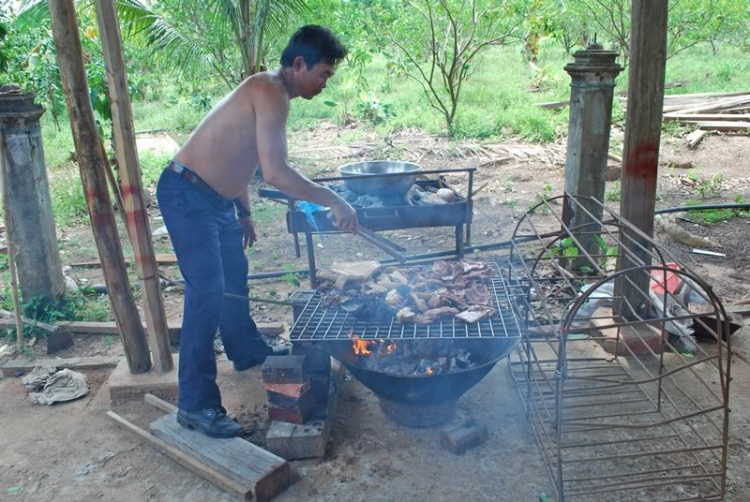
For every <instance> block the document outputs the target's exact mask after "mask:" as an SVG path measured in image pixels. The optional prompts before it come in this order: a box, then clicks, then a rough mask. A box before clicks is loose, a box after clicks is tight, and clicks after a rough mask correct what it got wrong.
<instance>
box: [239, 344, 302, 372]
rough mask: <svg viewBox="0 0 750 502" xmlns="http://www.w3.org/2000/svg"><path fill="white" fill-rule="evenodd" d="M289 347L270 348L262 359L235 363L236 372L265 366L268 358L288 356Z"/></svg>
mask: <svg viewBox="0 0 750 502" xmlns="http://www.w3.org/2000/svg"><path fill="white" fill-rule="evenodd" d="M289 352H290V351H289V347H287V346H286V345H273V346H268V351H267V352H266V353H265V354H264V355H263V356H262V357H261V358H260V359H247V360H245V361H233V362H232V364H233V365H234V370H235V371H245V370H249V369H250V368H254V367H255V366H259V365H261V364H263V363H264V362H265V360H266V357H268V356H288V355H289Z"/></svg>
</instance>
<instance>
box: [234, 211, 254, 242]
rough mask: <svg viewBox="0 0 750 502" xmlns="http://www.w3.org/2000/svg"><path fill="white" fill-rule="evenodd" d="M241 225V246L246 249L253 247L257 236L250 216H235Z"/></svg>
mask: <svg viewBox="0 0 750 502" xmlns="http://www.w3.org/2000/svg"><path fill="white" fill-rule="evenodd" d="M237 221H239V222H240V226H241V227H242V234H243V237H242V247H243V248H245V249H247V248H249V247H253V244H255V243H256V242H257V241H258V236H257V235H256V234H255V225H254V223H253V218H252V217H251V216H245V217H244V218H237Z"/></svg>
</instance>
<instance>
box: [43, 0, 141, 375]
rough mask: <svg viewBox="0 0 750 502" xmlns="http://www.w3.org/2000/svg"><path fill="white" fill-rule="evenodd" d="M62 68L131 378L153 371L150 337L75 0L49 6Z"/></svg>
mask: <svg viewBox="0 0 750 502" xmlns="http://www.w3.org/2000/svg"><path fill="white" fill-rule="evenodd" d="M47 3H48V5H49V12H50V19H51V21H52V33H53V35H54V39H55V47H56V48H57V62H58V67H59V69H60V78H61V80H62V84H63V89H64V91H65V102H66V103H67V108H68V116H69V118H70V125H71V128H72V130H73V140H74V142H75V149H76V155H77V156H78V165H79V168H80V171H81V182H82V183H83V190H84V193H85V194H86V203H87V204H88V210H89V215H90V217H91V227H92V229H93V231H94V239H95V241H96V247H97V250H98V252H99V257H100V259H101V260H102V263H103V267H102V270H103V272H104V280H105V282H106V283H107V291H108V293H109V298H110V302H111V303H112V310H113V311H114V313H115V319H116V320H117V325H118V326H119V327H120V336H121V338H122V344H123V347H124V348H125V355H126V357H127V361H128V367H129V368H130V371H131V373H145V372H147V371H148V370H149V369H150V368H151V356H150V354H149V347H148V342H147V340H146V334H145V333H144V331H143V326H142V325H141V320H140V315H139V314H138V308H137V307H136V304H135V299H134V298H133V293H132V290H131V288H130V280H129V279H128V269H127V267H126V266H125V258H124V257H123V254H122V246H121V244H120V237H119V235H118V232H117V223H116V222H115V215H114V213H113V211H112V201H111V199H110V196H109V190H108V188H107V178H106V175H105V174H104V162H105V159H104V157H103V151H102V148H101V140H100V138H99V131H98V129H97V126H96V121H95V119H94V111H93V109H92V108H91V100H90V97H89V96H90V95H89V85H88V80H87V79H86V70H85V69H84V66H83V51H82V49H81V39H80V35H79V33H78V21H77V19H76V11H75V2H74V0H47Z"/></svg>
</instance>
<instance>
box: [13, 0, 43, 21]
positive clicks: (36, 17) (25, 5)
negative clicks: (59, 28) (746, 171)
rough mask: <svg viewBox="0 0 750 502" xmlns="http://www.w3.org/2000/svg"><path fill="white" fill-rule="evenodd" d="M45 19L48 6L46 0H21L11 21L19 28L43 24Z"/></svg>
mask: <svg viewBox="0 0 750 502" xmlns="http://www.w3.org/2000/svg"><path fill="white" fill-rule="evenodd" d="M47 19H49V6H48V5H47V1H46V0H22V1H21V2H19V7H18V11H17V12H16V18H15V20H14V21H13V23H14V24H16V25H17V26H18V27H19V28H31V27H34V26H39V25H41V24H43V23H44V22H45V21H47Z"/></svg>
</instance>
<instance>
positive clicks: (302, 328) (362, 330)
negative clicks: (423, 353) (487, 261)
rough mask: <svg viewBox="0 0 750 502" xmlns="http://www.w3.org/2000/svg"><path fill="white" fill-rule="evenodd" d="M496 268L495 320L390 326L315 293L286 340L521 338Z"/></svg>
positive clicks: (507, 290)
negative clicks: (329, 302)
mask: <svg viewBox="0 0 750 502" xmlns="http://www.w3.org/2000/svg"><path fill="white" fill-rule="evenodd" d="M492 266H493V267H494V268H495V270H496V271H495V277H494V278H493V280H492V288H491V292H492V300H491V301H492V303H493V304H494V307H495V308H496V309H497V311H498V315H497V316H496V317H494V318H490V319H483V320H481V321H479V322H477V323H474V324H466V323H465V322H463V321H460V320H456V319H455V318H450V319H446V320H443V321H436V322H434V323H432V324H414V323H406V324H398V323H397V322H396V320H395V319H393V318H392V319H391V321H390V322H378V321H363V320H359V319H357V318H356V317H354V316H352V315H349V313H348V312H346V311H345V310H344V309H341V308H338V307H325V306H323V305H322V304H321V300H322V295H321V294H320V293H318V292H316V293H315V294H314V295H312V297H311V298H310V300H309V301H308V302H307V305H305V308H304V309H303V310H302V313H301V314H300V316H299V317H298V318H297V320H296V322H295V323H294V326H292V329H291V332H290V335H289V338H290V340H291V341H292V342H299V341H324V340H347V339H350V338H351V337H352V336H354V335H356V336H357V337H359V338H363V339H383V340H391V339H400V340H414V339H428V338H432V339H446V338H464V339H466V338H472V339H477V338H482V339H491V338H503V339H511V338H520V337H521V330H520V327H519V325H518V318H517V316H516V315H515V314H514V313H513V311H512V304H511V301H510V296H509V288H508V285H507V283H506V281H505V278H504V277H503V276H502V274H501V272H500V269H499V267H498V266H497V265H496V264H492Z"/></svg>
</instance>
